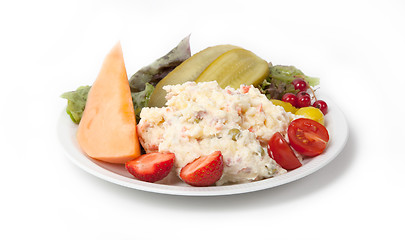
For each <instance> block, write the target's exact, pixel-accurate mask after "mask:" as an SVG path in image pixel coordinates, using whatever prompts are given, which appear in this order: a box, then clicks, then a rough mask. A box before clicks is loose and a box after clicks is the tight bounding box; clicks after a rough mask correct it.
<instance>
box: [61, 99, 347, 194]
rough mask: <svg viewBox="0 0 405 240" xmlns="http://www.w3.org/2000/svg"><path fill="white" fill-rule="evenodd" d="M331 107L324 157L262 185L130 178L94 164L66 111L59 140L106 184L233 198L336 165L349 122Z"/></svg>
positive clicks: (118, 168)
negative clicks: (195, 184) (205, 184)
mask: <svg viewBox="0 0 405 240" xmlns="http://www.w3.org/2000/svg"><path fill="white" fill-rule="evenodd" d="M322 99H324V100H325V101H326V102H327V103H328V106H329V112H328V114H327V115H326V117H325V121H326V127H327V129H328V131H329V135H330V142H329V145H328V147H327V148H326V150H325V152H324V153H322V154H321V155H319V156H317V157H314V158H311V159H308V160H305V161H304V163H303V166H302V167H300V168H298V169H295V170H293V171H289V172H287V173H286V174H283V175H281V176H277V177H274V178H269V179H265V180H261V181H256V182H251V183H244V184H235V185H227V186H211V187H191V186H189V185H187V184H185V183H183V182H181V180H179V179H178V178H177V177H176V176H168V177H167V178H166V179H164V180H162V181H160V182H158V183H149V182H143V181H139V180H137V179H135V178H134V177H133V176H132V175H131V174H129V173H128V172H127V171H126V169H125V167H124V165H116V164H109V163H104V162H100V161H97V160H93V159H91V158H89V157H87V156H86V155H84V154H83V152H82V151H81V150H80V148H79V145H78V143H77V141H76V129H77V125H76V124H74V123H73V122H72V121H71V120H70V118H69V116H68V115H67V114H66V112H65V111H63V112H62V113H61V116H60V118H59V122H58V137H59V141H60V143H61V144H62V147H63V149H64V150H65V153H66V155H67V156H68V158H69V159H70V160H71V161H73V162H74V163H75V164H76V165H77V166H79V167H80V168H82V169H83V170H85V171H87V172H88V173H90V174H92V175H94V176H97V177H99V178H101V179H104V180H106V181H109V182H112V183H116V184H119V185H122V186H125V187H129V188H134V189H138V190H143V191H148V192H156V193H164V194H172V195H189V196H215V195H230V194H239V193H246V192H253V191H258V190H262V189H266V188H272V187H275V186H279V185H282V184H285V183H289V182H292V181H295V180H297V179H300V178H302V177H305V176H307V175H309V174H311V173H313V172H315V171H317V170H319V169H320V168H322V167H324V166H325V165H326V164H328V163H329V162H330V161H332V160H333V159H334V158H335V157H336V156H337V155H338V154H339V153H340V152H341V151H342V149H343V147H344V146H345V144H346V140H347V137H348V126H347V122H346V119H345V117H344V115H343V113H342V112H341V111H340V109H339V108H338V107H337V106H336V105H335V104H334V103H333V102H332V101H331V100H330V99H328V98H325V97H322Z"/></svg>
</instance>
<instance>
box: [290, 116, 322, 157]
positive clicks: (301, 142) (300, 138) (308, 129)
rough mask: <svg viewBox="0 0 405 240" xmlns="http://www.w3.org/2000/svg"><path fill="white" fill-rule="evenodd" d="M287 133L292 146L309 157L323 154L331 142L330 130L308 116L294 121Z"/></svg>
mask: <svg viewBox="0 0 405 240" xmlns="http://www.w3.org/2000/svg"><path fill="white" fill-rule="evenodd" d="M287 134H288V139H289V140H290V145H291V147H293V148H294V149H295V150H296V151H297V152H299V153H300V154H302V155H304V156H307V157H315V156H318V155H319V154H321V153H322V152H323V151H324V150H325V148H326V146H327V144H328V142H329V133H328V130H327V129H326V128H325V127H324V126H323V125H322V124H320V123H318V122H316V121H314V120H311V119H307V118H299V119H296V120H294V121H292V122H291V123H290V126H289V127H288V130H287Z"/></svg>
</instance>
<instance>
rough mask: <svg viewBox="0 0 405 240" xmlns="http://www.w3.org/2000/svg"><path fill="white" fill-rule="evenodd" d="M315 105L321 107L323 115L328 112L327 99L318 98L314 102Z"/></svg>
mask: <svg viewBox="0 0 405 240" xmlns="http://www.w3.org/2000/svg"><path fill="white" fill-rule="evenodd" d="M312 106H313V107H316V108H319V110H321V112H322V113H323V115H325V114H326V113H327V112H328V104H326V102H325V101H322V100H318V101H315V102H314V104H312Z"/></svg>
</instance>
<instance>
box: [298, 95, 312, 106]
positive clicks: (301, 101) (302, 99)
mask: <svg viewBox="0 0 405 240" xmlns="http://www.w3.org/2000/svg"><path fill="white" fill-rule="evenodd" d="M297 98H298V100H297V105H298V107H300V108H302V107H308V106H309V105H311V96H310V95H309V94H308V93H307V92H299V93H298V94H297Z"/></svg>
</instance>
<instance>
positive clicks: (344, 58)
mask: <svg viewBox="0 0 405 240" xmlns="http://www.w3.org/2000/svg"><path fill="white" fill-rule="evenodd" d="M404 12H405V3H404V2H403V1H400V0H398V1H355V0H349V1H330V2H329V1H254V0H250V1H219V0H217V1H207V0H205V1H175V0H171V1H152V0H151V1H107V0H104V1H41V0H40V1H8V3H5V1H2V2H1V3H0V26H1V28H0V31H1V34H0V43H1V44H0V50H1V52H0V66H1V67H0V81H1V85H0V90H1V91H0V141H1V142H0V150H1V155H0V156H1V157H0V159H1V165H0V186H1V197H0V203H1V204H0V219H1V220H2V221H1V222H2V223H1V230H0V238H1V239H159V238H161V239H190V238H191V239H208V238H209V239H220V238H223V239H231V238H233V239H360V238H361V239H366V238H373V239H377V238H379V239H382V238H383V239H404V232H403V216H404V214H405V211H404V210H405V207H404V204H405V197H404V195H403V192H404V180H405V177H404V175H405V174H404V168H405V158H404V157H403V154H402V150H401V148H402V149H403V147H404V143H405V142H404V138H403V137H404V135H405V130H404V120H403V119H404V118H403V117H404V98H403V91H404V90H405V84H404V82H405V73H404V69H405V64H404V63H405V62H404V56H405V14H404ZM189 33H191V47H192V52H193V53H195V52H196V51H199V50H202V49H203V48H205V47H208V46H211V45H216V44H224V43H229V44H234V45H239V46H242V47H244V48H247V49H249V50H252V51H253V52H255V53H257V54H258V55H259V56H261V57H263V58H266V59H267V60H269V61H272V62H273V63H275V64H287V65H295V66H297V67H298V68H300V69H302V70H303V71H304V72H305V73H307V74H308V75H313V76H319V77H320V78H321V89H322V92H323V94H325V95H327V96H329V97H330V98H331V99H333V100H334V102H335V103H336V104H337V105H338V106H339V107H340V108H341V110H342V111H343V112H344V113H345V115H346V118H347V121H348V123H349V126H350V137H349V139H348V142H347V146H346V148H345V149H344V150H343V152H342V153H341V154H340V155H339V156H338V157H337V158H336V159H335V160H334V161H332V162H331V163H330V164H329V165H327V166H326V167H325V168H323V169H321V170H319V171H318V172H316V173H314V174H312V175H310V176H308V177H305V178H303V179H301V180H299V181H296V182H293V183H290V184H286V185H283V186H279V187H276V188H273V189H267V190H263V191H259V192H253V193H248V194H241V195H233V196H222V197H181V196H171V195H161V194H156V193H148V192H143V191H138V190H133V189H129V188H125V187H122V186H118V185H115V184H112V183H109V182H106V181H103V180H101V179H98V178H96V177H94V176H92V175H89V174H88V173H86V172H85V171H83V170H81V169H79V168H78V167H76V165H74V164H73V163H71V162H70V161H69V160H68V159H67V158H66V157H65V156H64V153H63V150H62V149H61V146H60V145H59V143H58V141H57V138H56V128H57V120H58V117H59V115H60V114H61V112H62V111H63V109H64V107H65V105H66V102H65V101H64V100H63V99H61V98H60V97H59V96H60V94H61V93H63V92H65V91H69V90H73V89H75V88H76V87H78V86H80V85H86V84H92V82H93V81H94V79H95V77H96V75H97V73H98V70H99V68H100V65H101V62H102V60H103V58H104V56H105V55H106V53H107V52H108V51H109V49H110V48H111V47H112V46H113V44H114V43H115V42H116V41H118V40H121V43H122V45H123V51H124V56H125V61H126V65H127V72H128V75H131V74H133V73H134V72H135V71H136V70H138V69H139V68H140V67H142V66H143V65H146V64H149V63H150V62H152V61H153V60H154V59H156V58H158V57H160V56H162V55H163V54H165V53H166V52H167V51H169V50H170V49H171V48H172V47H174V46H175V45H176V44H177V43H178V41H180V40H181V39H182V38H183V37H184V36H186V35H188V34H189Z"/></svg>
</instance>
